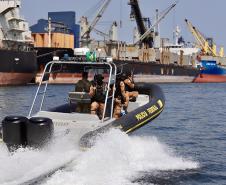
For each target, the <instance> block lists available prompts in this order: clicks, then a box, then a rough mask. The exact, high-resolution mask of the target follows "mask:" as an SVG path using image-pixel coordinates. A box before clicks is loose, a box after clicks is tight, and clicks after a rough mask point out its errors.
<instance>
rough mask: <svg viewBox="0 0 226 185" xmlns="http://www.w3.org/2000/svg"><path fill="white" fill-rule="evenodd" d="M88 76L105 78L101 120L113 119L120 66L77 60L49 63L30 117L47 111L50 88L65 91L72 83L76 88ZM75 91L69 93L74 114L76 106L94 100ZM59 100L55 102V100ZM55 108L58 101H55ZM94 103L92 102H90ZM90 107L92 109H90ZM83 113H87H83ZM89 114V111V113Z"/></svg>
mask: <svg viewBox="0 0 226 185" xmlns="http://www.w3.org/2000/svg"><path fill="white" fill-rule="evenodd" d="M84 72H86V73H88V76H89V79H91V81H92V79H93V78H94V76H95V75H98V74H99V75H100V74H101V75H102V76H103V77H104V83H105V87H106V90H105V100H104V110H103V114H102V115H101V116H100V117H101V119H102V121H104V120H105V118H112V117H113V103H114V95H115V93H114V90H113V89H115V83H116V75H117V67H116V65H115V64H114V63H112V62H104V61H101V62H76V61H51V62H49V63H48V64H46V66H45V69H44V71H43V73H42V75H41V76H40V78H39V85H38V89H37V91H36V94H35V97H34V100H33V102H32V105H31V108H30V111H29V115H28V117H31V116H32V115H34V113H37V112H39V111H45V110H44V106H43V105H44V104H45V103H48V102H47V101H46V97H48V94H47V90H48V89H51V88H49V86H50V85H51V84H56V83H57V84H61V86H59V88H61V87H62V88H65V87H64V86H62V84H67V85H68V84H72V85H73V86H75V84H76V83H77V81H78V80H80V79H81V76H82V73H84ZM75 90H76V88H73V89H70V90H69V92H68V94H67V96H68V97H67V100H68V103H67V104H68V106H69V107H70V112H71V113H73V112H75V108H74V106H75V104H78V103H82V104H89V103H90V102H91V98H90V96H89V93H87V92H83V91H79V92H76V91H75ZM52 101H56V100H52ZM53 104H54V105H56V103H55V102H53ZM90 104H91V103H90ZM89 107H90V106H89ZM54 110H55V111H56V108H55V109H54V108H53V109H48V111H54ZM83 113H84V112H83ZM86 113H88V112H86ZM89 113H90V112H89Z"/></svg>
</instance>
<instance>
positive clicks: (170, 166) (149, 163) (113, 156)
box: [44, 130, 199, 185]
mask: <svg viewBox="0 0 226 185" xmlns="http://www.w3.org/2000/svg"><path fill="white" fill-rule="evenodd" d="M198 167H199V164H198V163H197V162H193V161H191V160H186V159H183V158H182V157H178V156H176V155H175V154H174V153H173V152H172V151H171V150H170V149H169V147H167V146H166V145H164V144H162V143H160V142H159V141H158V140H157V138H155V137H142V138H141V137H129V136H128V135H126V134H124V133H122V132H120V131H119V130H112V131H110V132H109V133H106V134H104V135H103V136H102V137H100V138H99V139H98V141H97V142H96V145H95V146H94V147H93V148H91V149H90V150H88V151H87V152H84V153H82V154H81V155H79V156H78V157H77V158H76V160H75V161H74V162H73V163H72V164H71V165H70V167H68V169H66V170H62V171H58V172H57V173H55V174H54V175H53V176H52V177H51V178H49V179H48V180H47V182H45V183H44V184H45V185H62V184H64V185H71V184H73V185H97V184H98V185H122V184H123V185H131V184H133V185H134V184H135V183H132V182H131V180H132V179H133V178H136V177H137V175H138V174H139V173H140V172H155V171H165V170H187V169H195V168H198Z"/></svg>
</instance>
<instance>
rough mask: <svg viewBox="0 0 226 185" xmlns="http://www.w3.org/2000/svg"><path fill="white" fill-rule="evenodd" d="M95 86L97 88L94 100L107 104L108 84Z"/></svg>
mask: <svg viewBox="0 0 226 185" xmlns="http://www.w3.org/2000/svg"><path fill="white" fill-rule="evenodd" d="M93 86H94V87H96V89H95V93H94V96H93V98H92V100H93V101H96V102H100V103H105V98H106V84H105V83H103V84H102V85H98V84H95V85H94V84H93Z"/></svg>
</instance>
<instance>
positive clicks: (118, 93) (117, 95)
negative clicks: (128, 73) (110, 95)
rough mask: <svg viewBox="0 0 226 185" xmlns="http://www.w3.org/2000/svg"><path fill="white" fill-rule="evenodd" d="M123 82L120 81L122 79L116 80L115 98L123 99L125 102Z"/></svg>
mask: <svg viewBox="0 0 226 185" xmlns="http://www.w3.org/2000/svg"><path fill="white" fill-rule="evenodd" d="M121 83H124V82H123V81H120V80H119V81H117V82H116V85H115V87H116V90H115V98H117V99H119V100H121V102H122V103H124V102H125V97H124V96H123V94H122V91H121ZM124 84H125V83H124Z"/></svg>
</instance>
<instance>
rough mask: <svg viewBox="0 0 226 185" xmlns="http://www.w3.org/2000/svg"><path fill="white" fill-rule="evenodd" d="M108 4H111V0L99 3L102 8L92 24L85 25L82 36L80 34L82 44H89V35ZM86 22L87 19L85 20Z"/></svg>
mask: <svg viewBox="0 0 226 185" xmlns="http://www.w3.org/2000/svg"><path fill="white" fill-rule="evenodd" d="M110 2H111V0H104V1H103V0H102V2H101V4H102V6H101V7H100V8H99V10H98V11H97V13H96V15H95V17H94V19H93V20H92V22H91V23H90V24H89V25H88V23H86V27H85V30H83V31H82V34H81V41H82V43H83V44H86V45H88V43H89V42H90V33H91V32H92V31H93V30H94V28H95V26H96V25H97V23H98V21H99V20H100V19H101V17H102V16H103V14H104V12H105V10H106V9H107V7H108V5H109V4H110ZM86 20H87V18H86ZM83 29H84V28H83ZM95 30H96V29H95ZM99 33H100V32H99ZM101 34H102V33H101Z"/></svg>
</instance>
